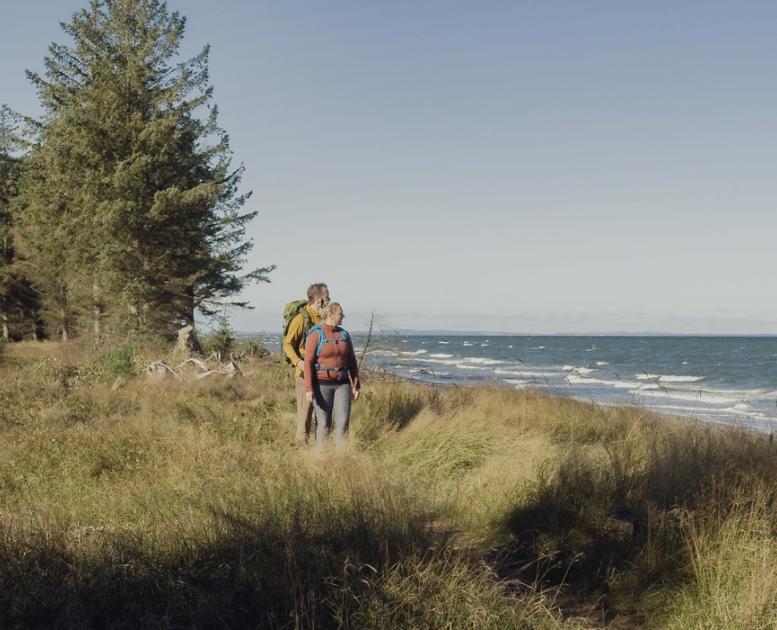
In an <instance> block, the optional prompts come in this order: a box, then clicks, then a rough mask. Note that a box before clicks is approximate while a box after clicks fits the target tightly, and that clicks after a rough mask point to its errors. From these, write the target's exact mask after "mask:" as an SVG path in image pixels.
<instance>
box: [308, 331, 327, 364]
mask: <svg viewBox="0 0 777 630" xmlns="http://www.w3.org/2000/svg"><path fill="white" fill-rule="evenodd" d="M313 333H316V334H317V335H318V345H317V346H316V356H318V355H319V354H321V347H322V346H323V345H324V342H325V341H326V335H325V334H324V329H323V328H321V326H320V325H319V324H316V325H315V326H313V327H312V328H311V329H310V330H309V331H308V334H307V336H306V337H305V341H306V342H307V340H308V338H309V337H310V335H312V334H313Z"/></svg>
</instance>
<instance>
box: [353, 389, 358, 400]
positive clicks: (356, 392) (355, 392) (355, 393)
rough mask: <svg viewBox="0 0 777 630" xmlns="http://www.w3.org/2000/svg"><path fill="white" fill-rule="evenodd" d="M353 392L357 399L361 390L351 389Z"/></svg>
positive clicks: (354, 397)
mask: <svg viewBox="0 0 777 630" xmlns="http://www.w3.org/2000/svg"><path fill="white" fill-rule="evenodd" d="M351 393H352V394H353V399H354V400H356V399H357V398H358V397H359V390H358V389H351Z"/></svg>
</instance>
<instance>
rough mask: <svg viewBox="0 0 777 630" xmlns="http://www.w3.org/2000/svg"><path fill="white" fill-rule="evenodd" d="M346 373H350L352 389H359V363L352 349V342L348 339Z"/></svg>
mask: <svg viewBox="0 0 777 630" xmlns="http://www.w3.org/2000/svg"><path fill="white" fill-rule="evenodd" d="M348 373H349V374H350V375H351V381H352V382H353V388H354V389H361V386H362V385H361V382H360V381H359V363H358V362H357V361H356V353H355V352H354V351H353V342H352V341H351V340H350V339H348Z"/></svg>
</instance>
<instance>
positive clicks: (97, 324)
mask: <svg viewBox="0 0 777 630" xmlns="http://www.w3.org/2000/svg"><path fill="white" fill-rule="evenodd" d="M99 296H100V287H99V286H98V284H97V283H96V282H95V283H93V284H92V299H93V300H94V337H95V340H96V341H100V338H101V337H102V334H103V327H102V316H103V307H102V304H100V300H99Z"/></svg>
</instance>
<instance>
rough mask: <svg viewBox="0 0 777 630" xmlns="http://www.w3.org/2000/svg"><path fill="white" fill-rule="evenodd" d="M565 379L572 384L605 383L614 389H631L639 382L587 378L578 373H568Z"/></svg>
mask: <svg viewBox="0 0 777 630" xmlns="http://www.w3.org/2000/svg"><path fill="white" fill-rule="evenodd" d="M566 378H567V381H568V382H569V383H570V384H572V385H605V386H607V387H614V388H616V389H633V388H635V387H639V383H635V382H634V381H613V380H607V379H602V378H587V377H585V376H581V375H579V374H569V375H568V376H567V377H566Z"/></svg>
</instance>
